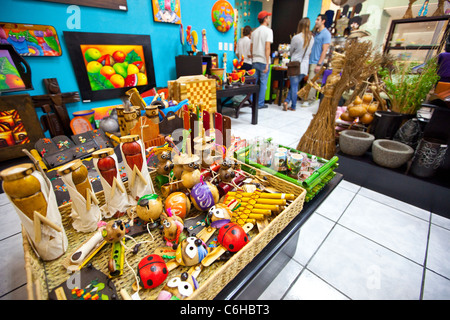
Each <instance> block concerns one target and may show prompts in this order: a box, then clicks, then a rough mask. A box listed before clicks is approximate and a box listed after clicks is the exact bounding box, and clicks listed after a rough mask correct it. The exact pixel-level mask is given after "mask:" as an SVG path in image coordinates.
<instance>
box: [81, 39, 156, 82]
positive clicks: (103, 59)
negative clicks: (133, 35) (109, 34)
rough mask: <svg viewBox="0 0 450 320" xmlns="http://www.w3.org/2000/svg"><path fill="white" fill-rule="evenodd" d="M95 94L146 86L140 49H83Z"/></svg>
mask: <svg viewBox="0 0 450 320" xmlns="http://www.w3.org/2000/svg"><path fill="white" fill-rule="evenodd" d="M80 47H81V52H82V53H83V57H84V63H85V66H86V71H87V74H88V78H89V82H90V85H91V89H92V91H98V90H107V89H115V88H127V87H135V86H141V85H147V84H148V80H147V73H146V70H145V60H144V50H143V47H142V46H139V45H80Z"/></svg>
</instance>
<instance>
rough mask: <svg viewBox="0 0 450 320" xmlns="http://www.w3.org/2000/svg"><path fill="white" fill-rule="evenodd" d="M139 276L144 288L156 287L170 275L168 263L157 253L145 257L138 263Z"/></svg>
mask: <svg viewBox="0 0 450 320" xmlns="http://www.w3.org/2000/svg"><path fill="white" fill-rule="evenodd" d="M137 271H138V276H139V279H140V284H141V285H142V286H143V287H144V289H151V288H156V287H157V286H159V285H160V284H161V283H163V282H164V280H166V278H167V276H168V275H169V270H167V266H166V263H165V262H164V260H163V258H161V257H160V256H158V255H157V254H151V255H149V256H146V257H144V258H143V259H142V260H141V261H140V262H139V264H138V270H137Z"/></svg>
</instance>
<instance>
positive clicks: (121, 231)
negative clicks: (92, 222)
mask: <svg viewBox="0 0 450 320" xmlns="http://www.w3.org/2000/svg"><path fill="white" fill-rule="evenodd" d="M125 232H126V229H125V224H124V223H123V222H122V220H114V221H109V222H108V223H107V224H106V226H105V227H104V228H103V229H102V237H103V239H104V240H105V241H106V242H108V243H114V242H119V241H120V240H122V238H123V237H124V236H125Z"/></svg>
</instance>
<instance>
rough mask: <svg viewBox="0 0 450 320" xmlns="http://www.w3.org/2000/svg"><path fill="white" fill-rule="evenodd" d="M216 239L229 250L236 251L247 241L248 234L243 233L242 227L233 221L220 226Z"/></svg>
mask: <svg viewBox="0 0 450 320" xmlns="http://www.w3.org/2000/svg"><path fill="white" fill-rule="evenodd" d="M217 240H218V241H219V243H220V244H221V245H223V246H224V247H225V248H227V250H228V251H230V252H238V251H239V250H241V249H242V248H243V247H244V246H245V245H246V244H247V243H248V241H249V239H248V235H247V234H246V233H245V231H244V229H242V227H241V226H240V225H238V224H236V223H233V222H230V223H228V224H226V225H224V226H223V227H222V228H220V230H219V235H218V236H217Z"/></svg>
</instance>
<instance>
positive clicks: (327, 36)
mask: <svg viewBox="0 0 450 320" xmlns="http://www.w3.org/2000/svg"><path fill="white" fill-rule="evenodd" d="M326 21H327V16H326V15H324V14H319V15H318V16H317V19H316V23H315V29H316V30H317V32H316V35H315V36H314V45H313V47H312V50H311V56H310V58H309V79H312V78H314V76H315V75H316V74H317V73H319V71H320V69H321V68H322V66H323V64H324V62H325V57H326V55H327V52H328V49H329V47H330V43H331V33H330V31H328V29H327V28H325V22H326ZM316 93H317V92H316V90H315V89H314V88H312V89H311V90H310V92H309V96H308V102H309V103H311V102H313V101H314V100H316V98H315V97H316Z"/></svg>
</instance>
